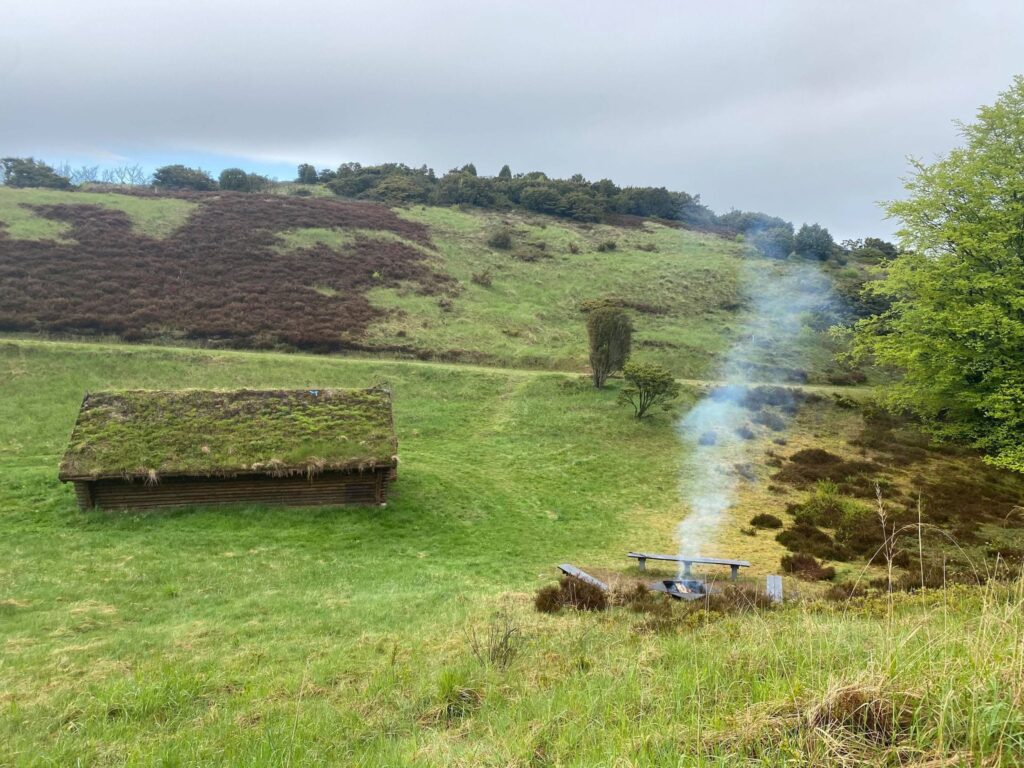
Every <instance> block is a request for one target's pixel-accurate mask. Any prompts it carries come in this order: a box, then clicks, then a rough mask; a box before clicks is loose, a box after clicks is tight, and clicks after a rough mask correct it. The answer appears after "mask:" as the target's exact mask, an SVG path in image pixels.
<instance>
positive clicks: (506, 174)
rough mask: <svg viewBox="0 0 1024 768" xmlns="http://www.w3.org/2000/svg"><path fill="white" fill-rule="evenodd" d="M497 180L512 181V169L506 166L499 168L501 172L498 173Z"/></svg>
mask: <svg viewBox="0 0 1024 768" xmlns="http://www.w3.org/2000/svg"><path fill="white" fill-rule="evenodd" d="M498 178H499V179H505V180H511V179H512V169H511V168H509V167H508V164H505V165H503V166H501V170H500V171H498Z"/></svg>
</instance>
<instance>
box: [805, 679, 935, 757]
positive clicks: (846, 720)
mask: <svg viewBox="0 0 1024 768" xmlns="http://www.w3.org/2000/svg"><path fill="white" fill-rule="evenodd" d="M919 704H920V697H919V696H918V695H917V694H914V693H910V692H903V691H895V690H891V689H889V688H887V687H883V686H879V685H871V684H865V683H853V684H850V685H844V686H838V687H835V688H833V689H832V690H830V691H828V692H827V693H826V694H825V697H824V698H823V700H822V701H821V702H820V703H819V704H818V705H817V706H816V707H814V708H813V709H812V710H811V711H810V712H808V713H807V716H806V717H807V724H808V725H809V726H810V727H811V728H816V729H819V730H820V731H823V732H828V733H831V734H833V735H835V736H837V737H838V738H848V737H849V736H851V735H852V736H855V737H857V738H860V739H863V740H864V741H867V742H868V743H874V744H893V743H895V742H897V741H898V740H899V739H902V738H904V737H905V736H906V735H907V734H909V733H910V732H911V730H912V728H913V725H914V713H915V712H916V711H917V710H918V708H919Z"/></svg>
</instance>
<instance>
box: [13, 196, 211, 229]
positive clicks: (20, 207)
mask: <svg viewBox="0 0 1024 768" xmlns="http://www.w3.org/2000/svg"><path fill="white" fill-rule="evenodd" d="M32 205H98V206H101V207H103V208H109V209H111V210H115V211H124V212H125V213H126V214H128V218H130V219H131V221H132V224H133V225H134V226H135V229H136V230H137V231H138V232H139V233H141V234H144V235H149V236H150V237H156V238H160V237H164V236H166V235H168V234H169V233H171V232H173V231H174V230H175V229H177V228H178V227H179V226H181V225H182V224H183V223H184V222H185V220H186V219H187V218H188V216H189V214H191V213H192V211H193V210H195V207H196V206H195V203H191V202H189V201H187V200H179V199H177V198H172V197H160V198H157V197H134V196H132V195H119V194H116V193H113V192H99V193H97V192H64V191H61V190H56V189H13V188H11V187H5V186H0V222H3V223H4V224H6V225H7V234H8V235H9V236H10V237H13V238H19V239H24V240H58V241H59V240H63V239H64V236H65V235H66V234H67V229H68V227H67V225H66V224H64V223H63V222H60V221H53V220H51V219H46V218H44V217H42V216H38V215H36V214H35V213H34V212H33V211H32V210H31V209H30V208H26V206H32Z"/></svg>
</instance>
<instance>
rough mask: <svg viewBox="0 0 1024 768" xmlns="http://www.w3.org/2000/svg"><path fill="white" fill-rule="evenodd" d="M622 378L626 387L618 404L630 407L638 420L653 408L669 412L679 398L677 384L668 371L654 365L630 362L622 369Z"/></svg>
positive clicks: (620, 394) (620, 395)
mask: <svg viewBox="0 0 1024 768" xmlns="http://www.w3.org/2000/svg"><path fill="white" fill-rule="evenodd" d="M622 376H623V378H625V380H626V386H625V387H623V388H622V391H621V392H619V402H620V403H629V404H630V405H632V406H633V413H634V415H635V416H636V418H638V419H642V418H643V417H644V416H646V415H647V414H648V413H649V412H650V410H651V408H653V407H655V406H661V407H662V408H664V409H665V410H669V409H670V408H671V407H672V402H673V401H674V400H675V399H676V398H677V397H679V392H680V387H679V382H678V381H676V380H675V378H673V376H672V374H671V373H670V372H669V371H668V370H666V369H665V368H662V367H661V366H660V365H657V364H655V363H638V362H633V361H630V362H628V363H626V365H625V366H624V367H623V369H622Z"/></svg>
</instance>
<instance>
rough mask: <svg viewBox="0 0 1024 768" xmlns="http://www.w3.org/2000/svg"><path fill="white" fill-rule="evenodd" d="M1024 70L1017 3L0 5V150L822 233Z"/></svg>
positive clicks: (102, 1) (887, 194) (875, 217)
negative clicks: (552, 188)
mask: <svg viewBox="0 0 1024 768" xmlns="http://www.w3.org/2000/svg"><path fill="white" fill-rule="evenodd" d="M1018 73H1024V2H1021V0H1005V1H1003V2H996V1H995V0H991V1H989V2H966V1H964V2H938V1H936V0H928V1H927V2H925V1H923V0H922V1H920V2H870V1H868V0H859V1H858V2H836V1H826V0H817V1H814V2H812V1H810V0H808V1H802V2H795V1H794V2H791V1H788V0H771V1H770V2H769V1H767V0H765V1H764V2H722V1H721V0H716V1H715V2H707V1H702V2H684V1H683V0H675V1H674V2H663V3H658V2H632V3H627V2H621V0H619V1H618V2H579V3H576V2H561V3H559V2H554V1H552V0H548V1H547V2H529V1H527V0H515V2H507V3H505V2H500V3H499V2H486V0H475V1H474V2H451V1H448V0H443V1H438V0H434V1H432V2H416V3H414V2H406V3H400V2H390V1H384V2H382V1H381V0H374V1H373V2H370V1H366V2H363V1H360V2H345V1H344V0H322V1H320V0H305V1H302V0H300V1H298V2H279V1H278V0H274V1H273V2H264V0H238V1H237V2H236V1H235V0H219V1H218V0H155V1H154V0H149V1H148V2H147V0H87V1H84V2H83V0H31V1H28V0H26V1H24V2H19V1H15V0H7V1H6V2H4V3H3V24H2V26H0V154H3V155H8V154H14V155H29V154H32V155H35V156H37V157H43V158H45V159H47V160H48V161H50V162H58V161H62V160H69V161H71V162H73V163H76V164H77V163H81V162H89V163H91V164H95V163H107V164H116V163H118V162H120V161H121V160H122V159H127V160H130V161H137V162H141V163H143V164H144V165H146V166H147V169H148V170H152V167H153V166H154V165H156V164H160V163H162V162H170V161H184V162H187V163H196V164H202V165H203V166H204V167H206V168H207V169H209V170H212V171H215V172H216V171H219V170H220V169H221V168H223V167H225V166H229V165H241V166H242V167H246V168H249V169H253V170H263V171H265V172H270V173H272V174H273V175H277V176H279V177H281V178H289V177H291V176H292V175H293V173H294V170H293V166H294V165H295V164H296V163H299V162H313V163H315V164H316V165H318V166H328V165H329V166H336V165H337V164H338V163H341V162H345V161H359V162H362V163H364V164H368V163H377V162H385V161H400V162H405V163H408V164H410V165H417V166H418V165H421V164H423V163H426V164H428V165H430V166H431V167H433V168H435V169H436V170H437V171H438V172H443V171H444V170H447V169H448V168H451V167H453V166H456V165H462V164H464V163H466V162H469V161H472V162H474V163H476V166H477V168H478V169H479V171H480V173H484V174H494V173H496V172H497V170H498V169H499V168H500V166H501V165H502V164H503V163H509V164H510V165H511V167H512V169H513V171H515V172H520V171H528V170H544V171H546V172H548V173H549V174H551V175H557V176H568V175H571V174H573V173H576V172H580V173H583V174H584V175H586V176H587V177H588V178H592V179H598V178H602V177H607V178H611V179H613V180H614V181H616V182H617V183H619V184H622V185H626V184H636V185H658V186H666V187H668V188H670V189H680V190H685V191H687V192H691V193H699V194H700V195H701V196H702V198H703V200H704V202H705V203H707V204H709V205H710V206H712V207H713V208H714V209H716V210H718V211H725V210H728V209H729V208H731V207H736V208H743V209H752V210H763V211H766V212H769V213H772V214H776V215H781V216H783V217H785V218H787V219H791V220H793V221H795V222H796V223H797V224H799V223H800V222H802V221H820V222H821V223H823V224H825V225H826V226H828V227H830V228H831V229H832V231H833V232H834V233H835V234H836V235H837V236H840V237H845V236H862V235H868V234H887V233H889V232H890V231H891V230H892V229H893V225H892V224H891V223H890V222H885V221H883V220H882V214H881V213H880V211H879V210H878V208H877V207H876V205H875V202H876V201H878V200H882V199H887V198H891V197H894V196H898V195H900V193H901V191H902V190H901V187H900V183H899V177H900V176H901V175H903V174H905V172H906V168H907V166H906V160H905V158H906V156H907V155H914V156H918V157H924V158H926V159H927V158H931V157H934V156H935V155H936V154H937V153H941V152H945V151H947V150H948V149H949V148H950V147H952V146H954V145H955V144H956V143H957V140H958V138H957V133H956V129H955V127H954V126H953V124H952V121H953V120H954V119H955V118H959V119H962V120H969V119H971V118H972V116H973V115H974V112H975V110H976V108H977V107H978V106H979V105H980V104H985V103H991V102H992V101H993V100H994V99H995V98H996V96H997V94H998V92H999V91H1001V90H1004V89H1005V88H1006V87H1007V86H1008V85H1009V84H1010V81H1011V79H1012V77H1013V75H1014V74H1018Z"/></svg>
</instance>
